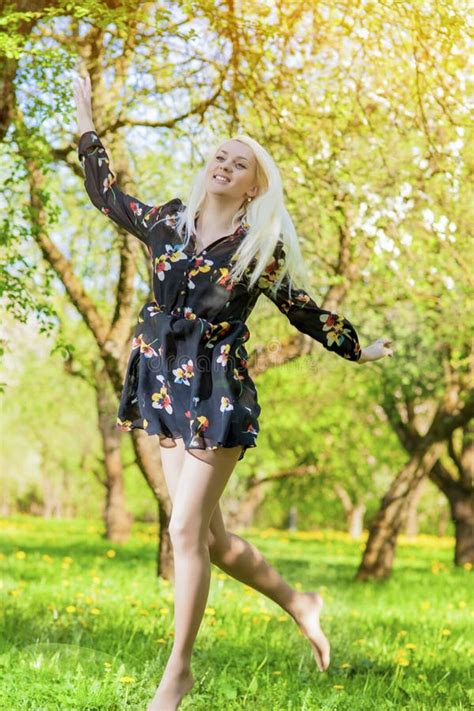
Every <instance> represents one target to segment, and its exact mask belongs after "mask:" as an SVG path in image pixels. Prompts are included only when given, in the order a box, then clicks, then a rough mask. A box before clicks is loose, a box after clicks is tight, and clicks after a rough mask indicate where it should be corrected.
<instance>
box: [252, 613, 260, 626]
mask: <svg viewBox="0 0 474 711" xmlns="http://www.w3.org/2000/svg"><path fill="white" fill-rule="evenodd" d="M259 622H260V617H257V615H254V616H253V617H252V624H254V625H258V623H259Z"/></svg>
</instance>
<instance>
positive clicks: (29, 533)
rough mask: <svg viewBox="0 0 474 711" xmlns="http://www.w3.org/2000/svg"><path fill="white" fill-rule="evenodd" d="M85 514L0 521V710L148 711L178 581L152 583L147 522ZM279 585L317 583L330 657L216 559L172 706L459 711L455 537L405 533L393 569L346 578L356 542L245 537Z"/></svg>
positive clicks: (466, 618)
mask: <svg viewBox="0 0 474 711" xmlns="http://www.w3.org/2000/svg"><path fill="white" fill-rule="evenodd" d="M101 530H102V526H101V524H100V523H97V524H94V523H93V522H90V521H85V520H84V521H77V520H76V521H66V522H64V521H43V520H39V519H36V518H33V517H23V516H21V517H15V518H12V519H3V520H0V531H1V534H2V535H1V555H0V564H1V566H2V576H1V582H0V585H1V588H0V594H1V596H2V606H1V626H2V628H3V629H2V634H1V640H0V645H1V646H0V678H1V679H2V681H1V682H0V709H2V710H3V709H4V710H5V711H17V710H18V711H19V710H20V709H32V710H34V711H42V710H43V709H44V710H46V709H47V710H48V711H49V710H50V709H51V710H52V709H58V710H60V711H65V710H69V709H71V710H72V709H74V710H75V709H84V710H85V709H88V710H91V711H92V710H93V709H97V710H98V711H99V710H100V711H106V710H113V709H117V710H119V709H137V710H138V709H143V710H144V709H145V708H146V703H147V702H148V700H149V699H150V698H151V697H152V696H153V693H154V690H155V688H156V686H157V684H158V682H159V679H160V671H161V670H162V669H163V667H164V665H165V662H166V659H167V656H168V653H169V650H170V649H171V644H172V634H173V591H172V586H171V585H169V584H167V583H166V581H161V580H159V581H157V580H156V578H155V572H154V571H155V534H154V527H153V526H146V525H136V526H135V527H134V534H133V538H132V539H131V541H130V542H129V543H128V544H126V545H125V546H116V545H113V546H111V545H110V543H108V542H107V541H104V540H102V539H101V537H100V534H101ZM246 536H247V537H248V538H249V539H250V540H252V542H253V543H255V544H256V545H257V546H258V547H260V548H261V550H262V551H263V552H264V553H265V555H266V556H267V557H268V558H269V560H270V561H271V562H272V563H273V564H275V565H276V567H277V568H278V569H279V570H280V572H281V573H282V574H283V575H284V576H285V577H286V578H287V579H288V581H289V582H290V583H292V584H293V585H295V586H297V587H301V589H308V590H311V589H313V590H319V591H320V592H322V594H323V596H324V599H325V609H324V612H323V617H322V622H323V628H324V630H325V632H326V634H327V636H328V637H329V639H330V641H331V645H332V654H331V666H330V668H329V671H328V672H326V673H323V674H321V673H320V672H318V671H317V669H316V667H315V664H314V660H313V656H312V653H311V649H310V646H309V644H308V642H307V641H306V640H305V639H304V637H303V636H302V635H301V634H300V633H299V631H298V629H297V628H296V626H295V624H294V623H293V621H292V620H291V618H290V617H289V616H288V615H287V614H286V613H284V612H283V611H282V610H281V609H280V608H279V607H278V606H277V605H276V604H275V603H273V602H271V601H270V600H267V599H266V598H264V597H263V596H262V595H260V594H258V593H255V592H254V591H253V590H251V589H249V588H247V587H246V586H243V585H241V584H240V583H238V582H236V581H233V580H232V579H231V578H229V577H228V576H227V575H224V574H222V573H221V572H220V571H219V570H218V569H217V568H216V567H214V566H213V567H212V579H211V590H210V595H209V600H208V607H207V609H206V615H205V617H204V620H203V623H202V626H201V629H200V632H199V635H198V638H197V642H196V646H195V652H194V657H193V673H194V677H195V679H196V684H195V686H194V689H193V691H192V692H191V693H190V694H188V695H187V696H186V697H185V699H184V701H183V703H182V705H181V707H180V711H181V709H183V711H185V710H186V709H188V711H189V710H191V709H192V711H214V710H215V709H216V710H217V709H223V710H225V711H231V710H233V709H252V710H253V709H255V710H256V711H280V710H283V709H284V710H285V711H286V710H288V711H289V710H290V709H291V710H294V709H298V710H301V711H303V709H305V710H309V709H311V710H312V709H314V710H320V709H338V710H339V709H341V710H342V709H351V710H355V709H360V710H361V711H362V710H363V711H368V710H369V709H374V710H377V711H382V709H413V710H415V709H416V711H423V710H426V711H434V710H435V709H443V711H451V710H452V709H468V708H472V706H473V704H474V691H473V688H472V678H471V679H470V676H469V675H470V670H472V667H473V666H474V665H473V661H474V660H473V646H472V640H473V622H474V619H473V616H474V612H473V609H472V598H471V599H469V592H470V591H469V583H471V584H472V578H471V572H470V570H469V568H470V566H469V565H466V566H465V567H464V569H463V568H461V569H455V568H454V567H453V566H452V564H451V558H452V546H453V541H452V540H451V539H449V538H443V539H439V538H430V537H427V536H422V537H418V538H417V539H416V540H414V541H405V540H403V539H402V540H401V541H400V544H399V548H398V553H397V559H396V565H395V570H394V573H393V578H392V579H391V580H389V581H385V582H377V583H364V584H361V583H354V582H353V580H352V578H353V575H354V572H355V570H356V567H357V564H358V562H359V559H360V549H361V546H362V544H361V542H353V541H350V540H349V539H348V538H347V536H345V535H344V534H341V533H337V532H331V531H327V532H320V533H314V534H286V533H281V532H277V531H261V532H259V531H256V530H254V531H251V532H247V534H246Z"/></svg>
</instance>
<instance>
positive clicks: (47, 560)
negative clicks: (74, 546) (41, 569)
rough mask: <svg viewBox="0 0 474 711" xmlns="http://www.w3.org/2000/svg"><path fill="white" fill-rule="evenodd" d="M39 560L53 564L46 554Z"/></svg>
mask: <svg viewBox="0 0 474 711" xmlns="http://www.w3.org/2000/svg"><path fill="white" fill-rule="evenodd" d="M41 558H42V559H43V560H44V562H45V563H52V562H53V559H52V558H51V556H50V555H48V554H47V553H45V554H44V555H42V556H41Z"/></svg>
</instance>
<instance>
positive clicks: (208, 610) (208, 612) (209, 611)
mask: <svg viewBox="0 0 474 711" xmlns="http://www.w3.org/2000/svg"><path fill="white" fill-rule="evenodd" d="M204 614H205V615H215V614H216V611H215V609H214V608H213V607H206V609H205V610H204Z"/></svg>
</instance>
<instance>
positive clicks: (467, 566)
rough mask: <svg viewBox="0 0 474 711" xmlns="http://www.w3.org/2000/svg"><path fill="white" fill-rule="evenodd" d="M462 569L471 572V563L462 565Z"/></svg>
mask: <svg viewBox="0 0 474 711" xmlns="http://www.w3.org/2000/svg"><path fill="white" fill-rule="evenodd" d="M463 568H464V570H472V563H464V565H463Z"/></svg>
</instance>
